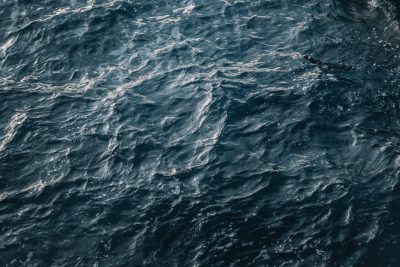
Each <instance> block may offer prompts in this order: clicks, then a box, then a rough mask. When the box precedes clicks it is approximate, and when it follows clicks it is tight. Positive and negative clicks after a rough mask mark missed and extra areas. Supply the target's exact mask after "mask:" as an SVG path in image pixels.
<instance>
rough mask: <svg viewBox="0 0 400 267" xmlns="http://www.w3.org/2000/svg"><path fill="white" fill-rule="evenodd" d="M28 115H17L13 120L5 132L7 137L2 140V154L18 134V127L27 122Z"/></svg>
mask: <svg viewBox="0 0 400 267" xmlns="http://www.w3.org/2000/svg"><path fill="white" fill-rule="evenodd" d="M26 118H27V115H26V113H17V114H16V115H14V116H13V117H12V118H11V121H10V123H9V125H8V127H7V129H6V131H5V135H4V136H3V138H2V139H1V140H0V152H3V151H4V149H5V148H6V147H7V144H9V143H10V142H11V141H12V140H13V138H14V136H15V135H16V133H17V130H18V127H19V126H20V125H21V124H22V123H24V121H25V120H26Z"/></svg>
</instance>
